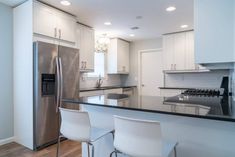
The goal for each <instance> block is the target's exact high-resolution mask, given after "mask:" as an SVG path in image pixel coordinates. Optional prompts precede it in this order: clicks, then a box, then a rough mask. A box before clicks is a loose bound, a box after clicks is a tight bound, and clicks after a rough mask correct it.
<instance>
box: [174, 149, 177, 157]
mask: <svg viewBox="0 0 235 157" xmlns="http://www.w3.org/2000/svg"><path fill="white" fill-rule="evenodd" d="M174 156H175V157H177V152H176V147H174Z"/></svg>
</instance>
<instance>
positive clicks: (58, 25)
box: [33, 2, 95, 72]
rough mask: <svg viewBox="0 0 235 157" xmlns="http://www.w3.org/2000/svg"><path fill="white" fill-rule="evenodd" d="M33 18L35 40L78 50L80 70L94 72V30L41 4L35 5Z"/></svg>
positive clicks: (65, 14)
mask: <svg viewBox="0 0 235 157" xmlns="http://www.w3.org/2000/svg"><path fill="white" fill-rule="evenodd" d="M33 16H34V18H33V23H34V28H33V31H34V39H35V40H41V41H45V42H50V43H56V44H61V45H64V46H69V47H74V48H78V49H79V50H80V70H81V71H82V72H90V71H94V53H95V34H94V29H92V28H90V27H87V26H84V25H82V24H78V23H77V19H76V17H75V16H72V15H70V14H67V13H64V12H62V11H60V10H57V9H55V8H52V7H50V6H47V5H45V4H43V3H40V2H34V3H33ZM38 36H40V38H39V37H38Z"/></svg>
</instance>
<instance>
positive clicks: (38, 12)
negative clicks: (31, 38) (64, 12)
mask: <svg viewBox="0 0 235 157" xmlns="http://www.w3.org/2000/svg"><path fill="white" fill-rule="evenodd" d="M33 15H34V18H33V21H34V33H37V34H41V35H45V36H49V37H53V38H55V37H56V36H57V30H56V16H55V14H54V12H53V10H52V9H51V8H49V7H46V6H44V5H43V4H39V3H36V2H35V3H34V13H33Z"/></svg>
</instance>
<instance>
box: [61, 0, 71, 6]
mask: <svg viewBox="0 0 235 157" xmlns="http://www.w3.org/2000/svg"><path fill="white" fill-rule="evenodd" d="M60 4H62V5H64V6H69V5H71V3H70V2H69V1H67V0H62V1H60Z"/></svg>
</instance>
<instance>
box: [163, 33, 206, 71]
mask: <svg viewBox="0 0 235 157" xmlns="http://www.w3.org/2000/svg"><path fill="white" fill-rule="evenodd" d="M163 51H164V53H163V64H164V65H163V69H164V70H165V71H177V70H198V69H203V67H201V66H200V65H198V64H196V63H195V61H194V60H195V58H194V32H193V31H188V32H181V33H175V34H168V35H164V36H163Z"/></svg>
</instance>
